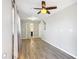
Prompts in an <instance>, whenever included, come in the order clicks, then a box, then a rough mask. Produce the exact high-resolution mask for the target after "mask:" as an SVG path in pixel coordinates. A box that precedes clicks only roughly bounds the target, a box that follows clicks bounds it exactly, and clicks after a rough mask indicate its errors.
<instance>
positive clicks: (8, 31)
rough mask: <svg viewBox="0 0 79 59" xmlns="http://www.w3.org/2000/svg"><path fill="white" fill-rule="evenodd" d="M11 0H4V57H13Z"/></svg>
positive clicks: (4, 58)
mask: <svg viewBox="0 0 79 59" xmlns="http://www.w3.org/2000/svg"><path fill="white" fill-rule="evenodd" d="M11 8H12V7H11V0H2V54H3V57H2V58H3V59H12V18H11V16H12V14H11V12H12V11H11Z"/></svg>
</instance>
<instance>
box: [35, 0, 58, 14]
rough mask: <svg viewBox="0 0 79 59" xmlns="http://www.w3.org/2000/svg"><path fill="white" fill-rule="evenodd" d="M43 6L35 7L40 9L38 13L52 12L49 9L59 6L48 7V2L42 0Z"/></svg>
mask: <svg viewBox="0 0 79 59" xmlns="http://www.w3.org/2000/svg"><path fill="white" fill-rule="evenodd" d="M41 5H42V8H34V9H36V10H40V11H39V12H38V13H37V14H40V13H42V14H50V12H49V11H48V10H52V9H56V8H57V6H52V7H46V2H45V1H42V2H41Z"/></svg>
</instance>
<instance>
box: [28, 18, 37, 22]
mask: <svg viewBox="0 0 79 59" xmlns="http://www.w3.org/2000/svg"><path fill="white" fill-rule="evenodd" d="M27 19H29V20H33V21H34V20H37V19H38V18H37V17H28V18H27Z"/></svg>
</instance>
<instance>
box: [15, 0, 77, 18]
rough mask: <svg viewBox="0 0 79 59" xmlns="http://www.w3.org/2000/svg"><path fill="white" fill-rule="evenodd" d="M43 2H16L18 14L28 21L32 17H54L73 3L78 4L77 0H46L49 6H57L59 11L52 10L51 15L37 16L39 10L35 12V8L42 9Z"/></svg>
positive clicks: (21, 0) (29, 0)
mask: <svg viewBox="0 0 79 59" xmlns="http://www.w3.org/2000/svg"><path fill="white" fill-rule="evenodd" d="M41 1H42V0H16V6H17V10H18V14H19V16H20V18H21V19H26V18H27V17H30V16H36V17H39V18H40V17H41V18H42V17H49V16H50V15H53V14H54V13H56V12H57V11H60V10H62V9H64V8H66V7H68V6H70V5H72V4H73V3H75V2H76V0H45V1H46V4H47V6H57V9H55V10H51V11H50V12H51V14H50V15H49V14H46V15H42V14H39V15H38V14H37V12H38V11H39V10H35V9H33V8H35V7H41Z"/></svg>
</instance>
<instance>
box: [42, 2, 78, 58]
mask: <svg viewBox="0 0 79 59" xmlns="http://www.w3.org/2000/svg"><path fill="white" fill-rule="evenodd" d="M49 17H50V16H49ZM46 24H47V25H46V31H44V36H43V39H44V40H45V41H47V42H48V43H50V44H51V45H54V46H55V47H57V48H59V49H61V50H63V51H65V52H66V53H68V54H70V55H72V56H74V57H76V56H77V54H76V53H77V47H76V46H77V45H76V44H77V5H76V3H75V4H73V5H71V6H69V7H67V8H65V9H63V10H61V11H59V12H57V13H55V14H54V15H51V17H50V19H47V20H46Z"/></svg>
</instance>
